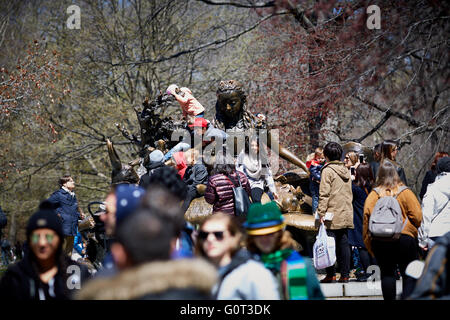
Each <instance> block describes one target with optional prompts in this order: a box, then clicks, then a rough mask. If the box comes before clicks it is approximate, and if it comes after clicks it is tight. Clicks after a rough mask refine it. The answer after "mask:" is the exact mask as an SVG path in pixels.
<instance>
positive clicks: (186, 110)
mask: <svg viewBox="0 0 450 320" xmlns="http://www.w3.org/2000/svg"><path fill="white" fill-rule="evenodd" d="M166 93H167V94H168V95H173V96H174V97H175V99H177V101H178V103H179V104H180V107H181V109H182V110H183V118H185V119H186V120H187V119H188V116H190V117H195V118H203V117H204V115H205V108H204V107H203V106H202V104H201V103H200V102H199V101H198V100H197V99H196V98H195V97H194V96H193V95H192V91H191V90H190V89H189V88H186V87H182V88H179V87H178V86H177V85H176V84H171V85H170V86H169V87H168V88H167V90H166Z"/></svg>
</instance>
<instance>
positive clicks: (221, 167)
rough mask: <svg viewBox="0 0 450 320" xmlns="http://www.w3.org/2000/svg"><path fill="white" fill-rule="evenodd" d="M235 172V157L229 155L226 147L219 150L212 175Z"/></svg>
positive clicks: (227, 174)
mask: <svg viewBox="0 0 450 320" xmlns="http://www.w3.org/2000/svg"><path fill="white" fill-rule="evenodd" d="M235 172H236V167H235V164H234V159H233V157H231V156H230V155H228V154H227V153H226V151H225V149H223V150H221V151H219V152H217V154H216V159H215V163H214V167H213V170H212V172H211V174H212V175H216V174H224V175H226V176H229V175H231V174H234V173H235Z"/></svg>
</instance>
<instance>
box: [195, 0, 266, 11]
mask: <svg viewBox="0 0 450 320" xmlns="http://www.w3.org/2000/svg"><path fill="white" fill-rule="evenodd" d="M197 1H199V2H203V3H206V4H209V5H213V6H233V7H237V8H252V9H257V8H270V7H275V1H274V0H270V1H267V2H264V1H257V2H256V3H254V4H243V3H238V2H223V1H211V0H197Z"/></svg>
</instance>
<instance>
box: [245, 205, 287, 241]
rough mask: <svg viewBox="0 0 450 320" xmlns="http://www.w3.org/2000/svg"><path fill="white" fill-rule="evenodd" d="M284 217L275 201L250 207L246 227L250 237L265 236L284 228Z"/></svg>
mask: <svg viewBox="0 0 450 320" xmlns="http://www.w3.org/2000/svg"><path fill="white" fill-rule="evenodd" d="M283 220H284V218H283V215H282V214H281V211H280V209H279V208H278V205H277V204H276V202H275V201H271V202H269V203H266V204H261V203H254V204H252V205H250V208H249V210H248V213H247V221H246V222H245V223H244V227H245V228H246V229H247V233H248V234H249V235H255V236H258V235H265V234H270V233H274V232H277V231H279V230H281V229H283V228H284V223H283Z"/></svg>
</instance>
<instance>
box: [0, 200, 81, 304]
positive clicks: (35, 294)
mask: <svg viewBox="0 0 450 320" xmlns="http://www.w3.org/2000/svg"><path fill="white" fill-rule="evenodd" d="M63 239H64V234H63V229H62V225H61V222H60V220H59V218H58V216H57V214H56V212H55V211H54V210H53V209H52V204H51V203H49V202H48V201H44V202H43V203H42V204H41V205H40V206H39V211H37V212H36V213H35V214H33V215H32V216H31V218H30V219H29V220H28V226H27V243H28V250H26V251H25V256H24V258H23V259H22V260H21V261H20V262H18V263H17V264H14V265H12V266H10V267H9V268H8V270H7V271H6V273H5V274H4V276H3V277H2V279H1V281H0V300H3V299H13V300H54V299H57V300H64V299H69V298H70V296H71V294H72V292H71V291H73V290H74V289H80V287H81V283H82V282H81V281H82V280H83V279H84V278H85V276H87V269H86V268H85V267H82V266H80V265H78V264H77V263H76V262H74V261H70V260H69V258H68V257H67V256H65V255H64V254H63V248H62V244H63ZM69 266H76V268H73V271H72V272H70V270H71V269H68V267H69Z"/></svg>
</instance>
